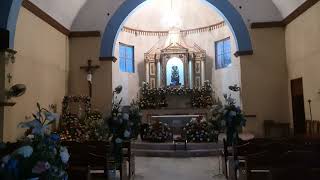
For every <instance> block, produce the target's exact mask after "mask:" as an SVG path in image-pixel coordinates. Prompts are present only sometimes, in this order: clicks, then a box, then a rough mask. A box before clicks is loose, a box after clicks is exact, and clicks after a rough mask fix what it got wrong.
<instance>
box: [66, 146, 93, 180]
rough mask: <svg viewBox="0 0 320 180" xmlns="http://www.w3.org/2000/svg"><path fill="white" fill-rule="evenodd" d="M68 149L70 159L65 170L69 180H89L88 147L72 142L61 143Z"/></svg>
mask: <svg viewBox="0 0 320 180" xmlns="http://www.w3.org/2000/svg"><path fill="white" fill-rule="evenodd" d="M61 144H62V145H63V146H66V147H67V148H68V151H69V154H70V159H69V165H68V168H67V172H68V176H69V179H77V180H89V179H90V175H89V163H88V162H89V159H88V146H87V145H86V144H85V143H79V142H74V141H64V142H61Z"/></svg>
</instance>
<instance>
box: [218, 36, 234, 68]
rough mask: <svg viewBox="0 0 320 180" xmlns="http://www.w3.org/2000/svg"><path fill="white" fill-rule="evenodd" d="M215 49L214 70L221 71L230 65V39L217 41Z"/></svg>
mask: <svg viewBox="0 0 320 180" xmlns="http://www.w3.org/2000/svg"><path fill="white" fill-rule="evenodd" d="M215 49H216V69H222V68H225V67H227V66H229V65H230V64H231V43H230V38H227V39H223V40H221V41H217V42H216V43H215Z"/></svg>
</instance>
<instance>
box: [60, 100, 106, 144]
mask: <svg viewBox="0 0 320 180" xmlns="http://www.w3.org/2000/svg"><path fill="white" fill-rule="evenodd" d="M90 101H91V100H90V97H87V96H65V97H64V100H63V103H62V105H63V109H62V118H61V126H60V130H59V134H60V135H61V139H62V140H66V141H76V142H84V141H108V139H109V134H110V133H109V129H108V125H107V123H106V121H105V120H104V118H103V117H102V114H101V113H100V112H98V111H91V107H90V106H91V102H90ZM73 102H75V103H78V104H79V105H81V104H82V105H84V107H85V110H84V112H85V113H84V114H83V115H82V116H80V117H79V115H76V114H72V113H71V112H70V103H73Z"/></svg>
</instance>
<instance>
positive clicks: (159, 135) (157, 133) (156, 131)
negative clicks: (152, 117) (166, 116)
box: [143, 121, 172, 143]
mask: <svg viewBox="0 0 320 180" xmlns="http://www.w3.org/2000/svg"><path fill="white" fill-rule="evenodd" d="M143 131H144V133H143V134H144V137H143V139H144V140H146V141H150V142H158V143H159V142H167V141H169V140H171V139H172V132H171V129H170V127H169V126H168V124H166V123H162V122H160V121H156V122H155V123H153V124H151V125H150V126H148V127H147V128H145V129H144V130H143Z"/></svg>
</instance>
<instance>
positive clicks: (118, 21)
mask: <svg viewBox="0 0 320 180" xmlns="http://www.w3.org/2000/svg"><path fill="white" fill-rule="evenodd" d="M203 1H205V2H207V3H209V5H211V6H212V7H213V8H214V9H215V10H217V11H218V12H219V13H220V14H221V15H222V16H223V17H224V19H225V21H226V22H227V23H228V25H229V26H230V27H231V30H232V32H233V34H234V37H235V39H236V44H237V49H238V51H240V52H242V51H252V44H251V39H250V35H249V32H248V29H247V26H246V24H245V23H244V21H243V19H242V17H241V15H240V14H239V12H238V11H237V10H236V9H235V8H234V7H233V5H232V4H231V3H230V2H229V1H228V0H203ZM144 2H146V0H126V1H125V2H124V3H122V5H121V6H120V7H119V8H118V10H117V11H116V12H115V14H114V15H113V16H112V17H111V19H110V20H109V22H108V24H107V26H106V29H105V31H104V34H103V38H102V42H101V50H100V57H112V56H114V45H115V41H116V38H117V36H118V34H119V30H120V29H121V27H122V24H123V23H124V22H125V20H126V19H127V17H128V16H129V15H130V14H131V13H132V12H133V11H134V10H135V9H136V8H137V7H139V6H140V5H141V4H143V3H144Z"/></svg>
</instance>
